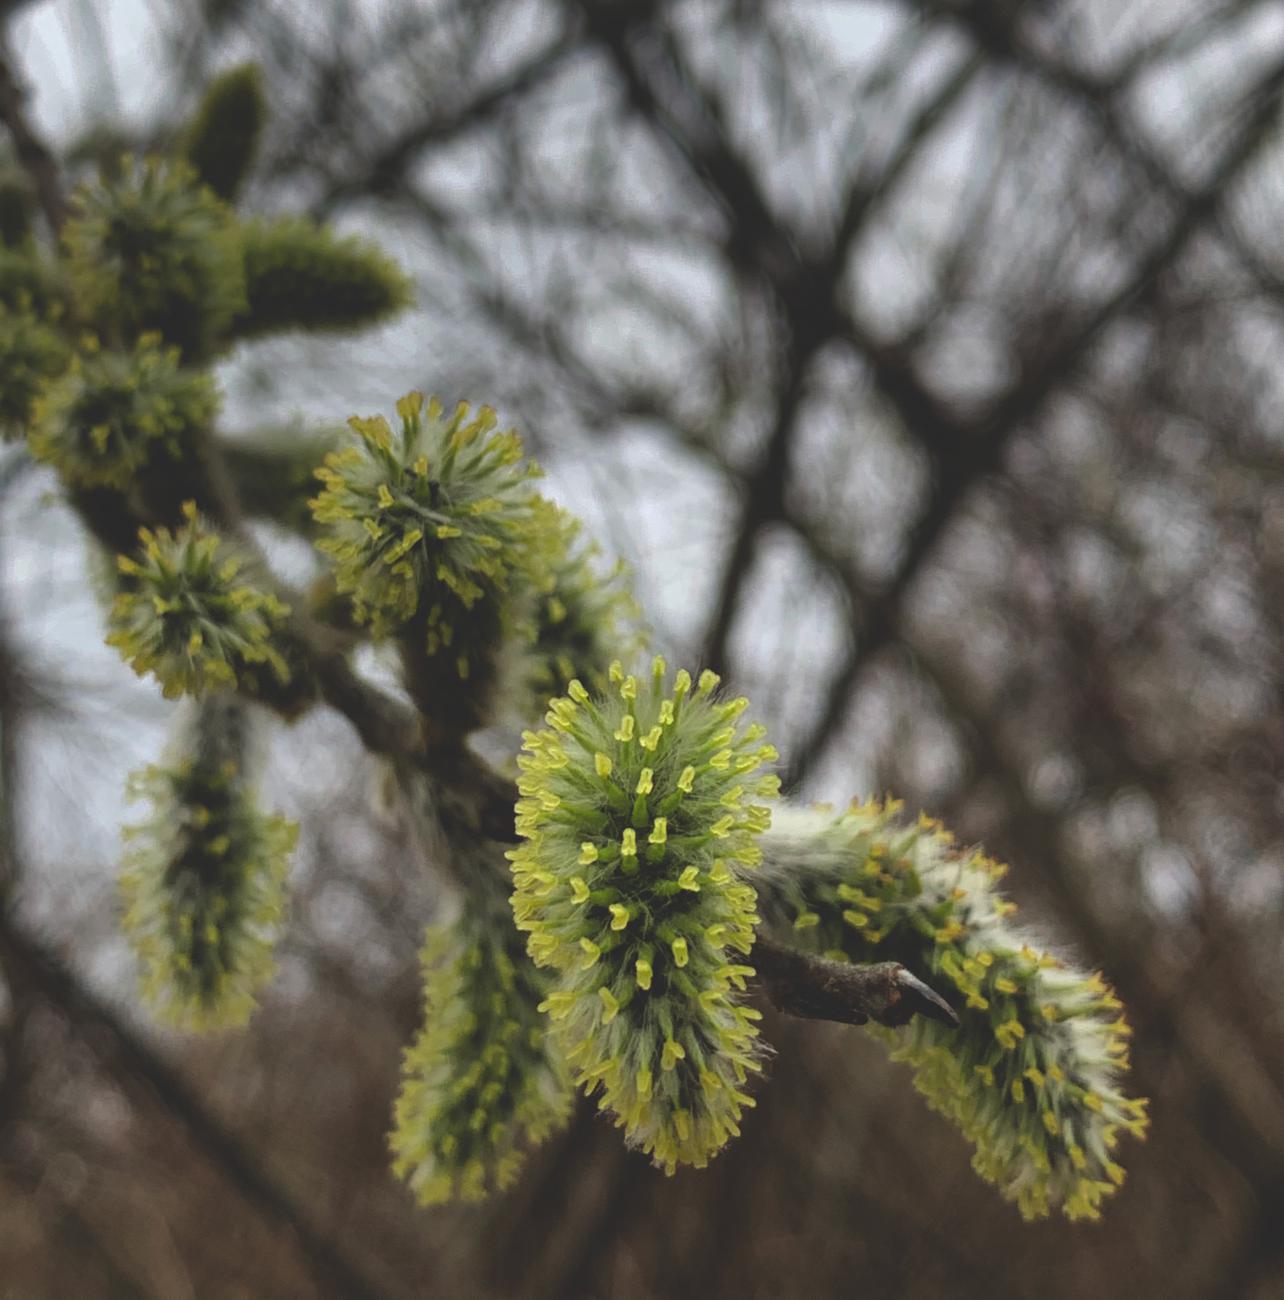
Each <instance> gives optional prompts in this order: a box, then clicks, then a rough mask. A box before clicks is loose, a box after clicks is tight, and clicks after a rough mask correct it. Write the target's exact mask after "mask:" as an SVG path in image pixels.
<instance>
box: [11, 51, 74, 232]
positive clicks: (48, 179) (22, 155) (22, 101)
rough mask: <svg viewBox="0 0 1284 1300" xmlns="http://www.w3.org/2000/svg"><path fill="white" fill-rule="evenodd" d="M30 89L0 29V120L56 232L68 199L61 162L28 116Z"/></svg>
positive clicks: (65, 214)
mask: <svg viewBox="0 0 1284 1300" xmlns="http://www.w3.org/2000/svg"><path fill="white" fill-rule="evenodd" d="M26 99H27V92H26V90H25V89H24V88H23V86H22V84H21V83H20V82H19V80H18V74H17V72H16V71H15V70H14V64H13V60H12V59H11V57H10V54H9V42H8V40H7V38H6V33H5V32H4V31H3V29H0V122H3V123H4V124H5V126H6V127H7V128H8V130H9V136H10V138H11V139H12V140H13V150H14V153H15V154H16V155H17V157H18V162H19V164H20V165H21V166H22V168H23V170H24V171H25V172H26V173H27V175H28V176H29V177H30V178H31V183H32V185H33V186H34V187H35V191H36V198H37V199H38V200H39V202H40V209H41V211H42V212H43V213H44V214H45V220H46V221H48V223H49V228H50V230H51V231H52V232H53V234H55V235H57V233H58V232H59V231H60V230H61V229H62V224H63V222H64V221H65V220H66V217H67V201H66V199H65V198H64V197H63V193H62V186H61V185H60V184H59V182H58V164H57V163H56V162H55V161H54V157H53V154H52V153H51V152H50V151H49V148H48V146H47V145H46V144H45V142H44V141H43V140H42V139H41V138H40V136H39V134H38V133H37V132H36V130H35V128H34V127H33V126H32V125H31V123H30V121H29V120H28V118H27V110H26Z"/></svg>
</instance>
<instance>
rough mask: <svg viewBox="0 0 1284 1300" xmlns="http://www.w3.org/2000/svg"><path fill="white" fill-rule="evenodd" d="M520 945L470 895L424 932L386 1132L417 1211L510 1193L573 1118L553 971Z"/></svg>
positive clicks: (500, 918)
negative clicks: (551, 999) (411, 1022)
mask: <svg viewBox="0 0 1284 1300" xmlns="http://www.w3.org/2000/svg"><path fill="white" fill-rule="evenodd" d="M522 948H523V943H522V939H521V936H520V935H519V934H518V933H517V931H516V930H514V929H513V924H512V918H511V917H510V916H508V915H506V914H504V913H499V914H498V915H486V914H483V913H480V912H479V910H478V908H477V906H476V903H475V900H471V899H470V900H467V901H465V904H464V907H463V910H462V914H461V915H460V916H459V917H458V918H457V919H456V920H455V921H453V922H452V923H450V924H444V925H436V926H432V927H430V929H429V931H428V935H427V937H426V939H425V942H424V947H423V953H422V962H423V970H424V1003H425V1007H424V1024H423V1028H422V1029H421V1030H420V1031H419V1033H418V1034H417V1035H416V1037H415V1040H414V1042H413V1043H412V1044H411V1046H410V1047H409V1048H408V1049H407V1051H406V1056H405V1062H404V1065H403V1067H402V1084H401V1092H400V1093H399V1095H398V1097H397V1104H396V1111H395V1124H394V1127H393V1131H392V1133H391V1135H390V1137H389V1143H390V1145H391V1147H392V1153H393V1172H394V1173H396V1174H397V1176H398V1177H400V1178H404V1179H405V1181H406V1183H407V1184H408V1185H409V1187H410V1189H411V1190H412V1191H413V1192H414V1194H415V1196H416V1198H417V1199H418V1200H419V1202H420V1204H422V1205H429V1204H436V1203H438V1202H441V1201H447V1200H451V1199H459V1200H466V1201H471V1200H480V1199H481V1198H482V1197H484V1196H486V1195H487V1194H489V1193H490V1192H492V1191H501V1190H503V1189H504V1188H505V1187H507V1186H509V1185H510V1184H511V1183H512V1181H513V1180H514V1179H515V1178H516V1177H517V1173H518V1170H519V1169H520V1168H521V1165H522V1162H523V1161H524V1160H525V1158H526V1154H527V1152H528V1151H529V1149H530V1148H531V1147H532V1146H534V1145H535V1144H536V1143H538V1142H540V1141H542V1140H543V1139H544V1138H545V1137H547V1136H548V1134H549V1133H550V1132H552V1131H553V1129H555V1128H556V1127H558V1126H560V1125H561V1124H562V1123H563V1122H564V1121H565V1120H566V1118H567V1116H568V1115H569V1114H570V1109H571V1096H572V1094H571V1085H570V1078H569V1075H568V1073H567V1069H566V1065H565V1062H564V1061H563V1060H562V1058H561V1055H560V1053H559V1052H558V1050H557V1048H556V1045H555V1044H554V1043H553V1042H552V1041H551V1040H550V1038H549V1036H548V1033H547V1027H546V1025H545V1024H544V1018H543V1016H542V1015H541V1014H540V1012H539V1004H540V1001H541V999H542V998H543V996H544V994H545V992H546V991H547V988H546V986H547V983H548V980H547V976H546V975H545V973H544V972H542V971H539V970H536V969H535V967H534V966H532V965H531V962H530V959H529V958H528V957H527V956H526V954H525V952H523V951H522Z"/></svg>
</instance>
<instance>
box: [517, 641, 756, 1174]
mask: <svg viewBox="0 0 1284 1300" xmlns="http://www.w3.org/2000/svg"><path fill="white" fill-rule="evenodd" d="M609 678H610V690H609V691H608V693H606V694H605V695H600V696H597V697H592V696H590V695H589V693H588V691H587V690H586V689H585V688H584V686H583V685H582V684H581V683H580V682H578V681H573V682H572V683H571V684H570V688H569V691H568V694H567V695H566V696H565V697H561V698H558V699H555V700H553V701H552V703H551V704H550V705H549V710H548V714H547V718H546V721H547V723H548V728H547V729H546V730H543V731H540V732H538V733H531V732H528V733H527V734H526V736H525V752H524V754H523V756H522V757H521V758H520V759H519V760H518V761H519V764H520V766H521V768H522V776H521V778H520V780H519V783H518V784H519V788H520V791H521V795H522V797H521V799H520V800H519V802H518V805H517V830H518V833H519V834H520V835H521V836H523V837H524V839H525V843H524V844H522V845H521V846H519V847H518V848H517V849H515V850H513V851H512V852H511V853H510V855H509V856H510V857H511V859H512V862H513V879H514V882H515V885H516V889H515V892H514V894H513V911H514V915H515V916H516V919H517V925H518V928H519V929H521V930H525V931H527V932H528V933H529V935H530V938H529V943H528V947H529V951H530V954H531V957H532V958H533V959H534V960H535V961H536V963H537V964H539V965H542V966H548V967H551V968H552V969H553V971H554V972H555V974H554V977H553V982H552V991H551V992H550V994H549V996H548V998H547V1000H546V1002H545V1004H544V1005H545V1008H546V1009H547V1011H548V1013H549V1015H550V1017H551V1020H552V1027H553V1030H554V1032H555V1034H556V1035H557V1038H558V1041H559V1042H560V1043H561V1044H562V1045H563V1047H564V1050H565V1051H566V1055H567V1060H568V1061H569V1063H570V1065H571V1067H572V1069H573V1071H574V1074H575V1079H576V1081H577V1082H578V1083H580V1084H583V1085H584V1087H585V1088H586V1090H588V1091H590V1092H591V1091H593V1090H594V1089H596V1088H600V1089H601V1100H600V1103H599V1104H600V1105H601V1107H602V1108H603V1109H606V1110H609V1111H611V1112H613V1114H614V1116H615V1118H616V1121H617V1123H618V1124H620V1125H621V1126H622V1127H623V1128H624V1130H625V1135H626V1138H627V1139H628V1140H629V1141H630V1142H631V1143H633V1144H634V1145H636V1146H639V1147H641V1149H642V1150H643V1151H645V1152H647V1153H648V1154H650V1155H651V1156H652V1157H653V1158H654V1160H655V1162H656V1163H657V1164H658V1165H660V1166H662V1167H663V1168H664V1169H665V1170H666V1171H668V1172H670V1173H671V1172H673V1170H674V1168H675V1167H676V1166H677V1165H678V1164H679V1163H683V1164H693V1165H697V1166H703V1165H704V1164H706V1163H707V1162H708V1160H709V1158H710V1157H711V1156H713V1155H714V1154H715V1153H716V1152H717V1151H718V1150H720V1149H721V1147H722V1146H723V1145H724V1144H725V1143H726V1141H727V1140H728V1138H730V1137H733V1136H735V1135H736V1134H738V1133H739V1120H740V1115H741V1111H742V1108H743V1107H745V1106H748V1105H752V1101H751V1100H750V1098H749V1097H748V1096H746V1094H745V1092H744V1086H745V1082H746V1079H747V1076H748V1075H749V1073H750V1072H751V1071H754V1070H756V1069H757V1068H758V1064H757V1062H758V1056H759V1050H760V1049H759V1046H758V1041H757V1031H756V1029H755V1026H754V1021H755V1020H756V1019H757V1018H758V1017H757V1013H756V1012H755V1011H754V1010H753V1009H752V1008H749V1007H746V1006H745V1005H744V1004H743V1001H742V998H741V996H740V993H741V991H742V990H743V989H744V984H745V979H746V977H747V976H749V975H751V974H752V973H753V971H752V969H751V968H750V967H749V966H747V965H745V964H744V963H743V962H742V961H740V960H739V956H740V955H745V954H747V953H748V952H749V951H750V949H751V948H752V947H753V940H754V926H755V923H756V922H757V915H756V913H755V911H754V891H753V888H752V887H751V886H750V885H748V884H746V883H744V882H743V881H742V880H740V879H739V878H738V875H737V871H738V870H739V869H744V868H750V867H752V866H754V864H755V863H756V862H757V861H758V860H759V857H760V851H759V849H758V846H757V842H756V841H757V837H758V835H759V834H760V833H761V832H762V831H763V830H764V829H765V828H766V827H767V825H768V824H769V822H770V812H769V810H768V808H767V807H765V806H764V805H762V804H759V803H755V802H753V800H754V799H755V798H763V797H770V796H772V795H774V794H775V793H776V790H777V788H778V785H779V783H778V780H777V778H776V777H774V776H755V775H754V773H755V771H756V770H757V769H758V768H759V767H760V766H761V765H762V764H763V763H766V762H770V761H772V760H773V759H774V758H775V757H776V754H775V750H774V749H772V747H771V746H770V745H764V744H762V743H761V741H762V737H763V734H764V733H763V728H762V727H760V726H757V725H753V726H742V725H741V723H740V721H739V718H740V715H741V714H742V713H743V712H744V710H745V708H746V707H747V704H748V701H747V700H744V699H734V700H722V699H719V698H718V697H717V696H716V695H715V690H716V688H717V685H718V678H717V676H716V675H715V674H714V673H711V672H706V673H704V674H703V675H702V676H701V678H700V681H699V683H698V685H697V687H696V689H695V690H694V691H693V690H692V681H691V677H690V675H689V674H688V673H687V672H685V671H682V672H679V673H678V674H677V676H676V678H675V679H674V682H673V687H672V690H671V691H669V690H667V689H666V668H665V664H664V661H663V660H662V659H658V658H657V659H656V660H655V662H654V664H653V666H652V672H651V674H650V676H649V677H647V678H644V679H642V680H641V681H639V680H638V678H636V677H632V676H626V675H625V674H624V672H623V670H622V669H621V668H620V666H619V664H613V665H612V666H611V669H610V672H609Z"/></svg>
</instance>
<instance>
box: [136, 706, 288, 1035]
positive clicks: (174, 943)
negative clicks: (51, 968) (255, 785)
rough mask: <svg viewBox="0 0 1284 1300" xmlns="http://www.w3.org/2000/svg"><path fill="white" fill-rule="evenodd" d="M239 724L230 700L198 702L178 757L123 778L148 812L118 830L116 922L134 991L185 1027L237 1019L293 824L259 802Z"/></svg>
mask: <svg viewBox="0 0 1284 1300" xmlns="http://www.w3.org/2000/svg"><path fill="white" fill-rule="evenodd" d="M242 723H243V719H242V718H241V716H240V709H239V706H237V705H236V704H235V703H234V702H230V701H227V702H225V701H207V702H203V704H202V707H201V711H200V715H199V719H198V722H197V724H196V727H195V729H194V734H193V736H192V738H191V740H190V742H189V744H188V746H187V747H186V752H185V753H184V754H183V755H182V757H181V758H180V759H179V760H178V761H177V762H175V763H173V764H171V765H167V766H155V767H148V768H146V769H144V770H143V771H141V772H138V773H135V774H134V775H133V776H132V777H131V778H130V783H129V787H128V790H129V795H130V797H131V798H135V799H146V800H148V801H150V804H151V812H150V815H149V816H148V817H146V818H145V819H144V820H143V821H142V822H140V823H137V824H135V825H132V826H128V827H126V828H125V832H124V834H125V838H126V843H127V846H128V847H127V851H126V856H125V862H124V869H123V871H122V874H121V878H120V887H121V891H122V895H123V899H124V903H125V918H124V924H125V930H126V933H127V934H128V936H129V940H130V943H131V945H132V947H133V949H134V952H135V954H136V956H137V958H138V960H139V962H140V964H141V967H142V988H143V994H144V996H145V998H146V999H147V1000H148V1001H149V1002H150V1003H152V1005H153V1006H154V1007H155V1009H156V1010H157V1012H158V1014H160V1015H161V1016H162V1018H164V1019H166V1020H168V1021H171V1022H174V1023H176V1024H179V1025H182V1026H185V1027H187V1028H193V1029H204V1028H214V1027H218V1026H227V1025H237V1024H242V1023H244V1021H245V1020H247V1019H248V1018H249V1016H250V1013H251V1012H252V1011H253V1010H254V1007H255V1002H256V995H257V993H258V991H259V990H260V989H261V988H262V987H263V985H264V984H266V983H267V981H268V980H269V979H270V978H271V976H272V974H273V972H274V970H275V963H274V962H273V958H272V948H273V944H274V942H275V939H276V936H277V932H278V930H279V927H280V922H281V918H282V915H283V913H284V907H285V881H286V876H287V875H288V872H289V864H290V854H291V851H292V850H293V848H294V842H295V837H296V833H297V828H296V827H295V826H294V825H293V824H292V823H290V822H288V821H286V820H285V819H284V818H283V817H280V816H277V815H275V814H271V813H264V812H261V811H260V810H259V808H258V806H257V804H256V802H255V799H254V795H253V792H252V791H251V789H250V788H249V786H248V785H247V783H246V780H245V775H244V744H243V735H242Z"/></svg>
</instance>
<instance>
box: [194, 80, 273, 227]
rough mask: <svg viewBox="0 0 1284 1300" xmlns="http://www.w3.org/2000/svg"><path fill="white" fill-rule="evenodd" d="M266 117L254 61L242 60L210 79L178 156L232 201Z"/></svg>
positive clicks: (215, 191)
mask: <svg viewBox="0 0 1284 1300" xmlns="http://www.w3.org/2000/svg"><path fill="white" fill-rule="evenodd" d="M266 117H267V103H266V101H265V99H264V95H263V74H262V73H261V72H260V71H259V68H258V66H257V65H256V64H253V63H246V64H242V65H241V66H240V67H238V68H229V69H228V70H227V71H226V72H224V73H222V74H220V75H219V76H217V77H215V78H214V80H213V81H211V82H210V84H209V86H208V87H207V88H206V90H205V94H204V96H203V97H202V99H201V104H200V107H199V108H198V109H197V110H196V115H195V117H194V118H193V119H192V123H191V125H190V126H189V127H188V129H187V132H186V135H185V137H184V139H183V142H182V149H183V154H184V156H185V157H186V158H187V161H188V162H189V163H191V165H192V168H193V169H194V170H195V172H196V175H197V176H198V177H199V178H200V180H201V181H203V182H204V183H205V184H206V185H208V186H209V187H210V189H211V190H212V191H213V192H214V193H215V194H216V195H217V196H218V197H219V198H220V199H223V200H224V201H225V202H227V203H232V202H235V200H236V196H237V194H238V193H239V192H240V189H241V186H242V184H243V183H244V181H245V178H246V176H247V175H248V174H249V171H250V167H251V166H252V165H253V163H254V155H255V152H256V151H257V149H258V143H259V136H260V135H261V133H262V131H263V123H264V120H265V119H266Z"/></svg>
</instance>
